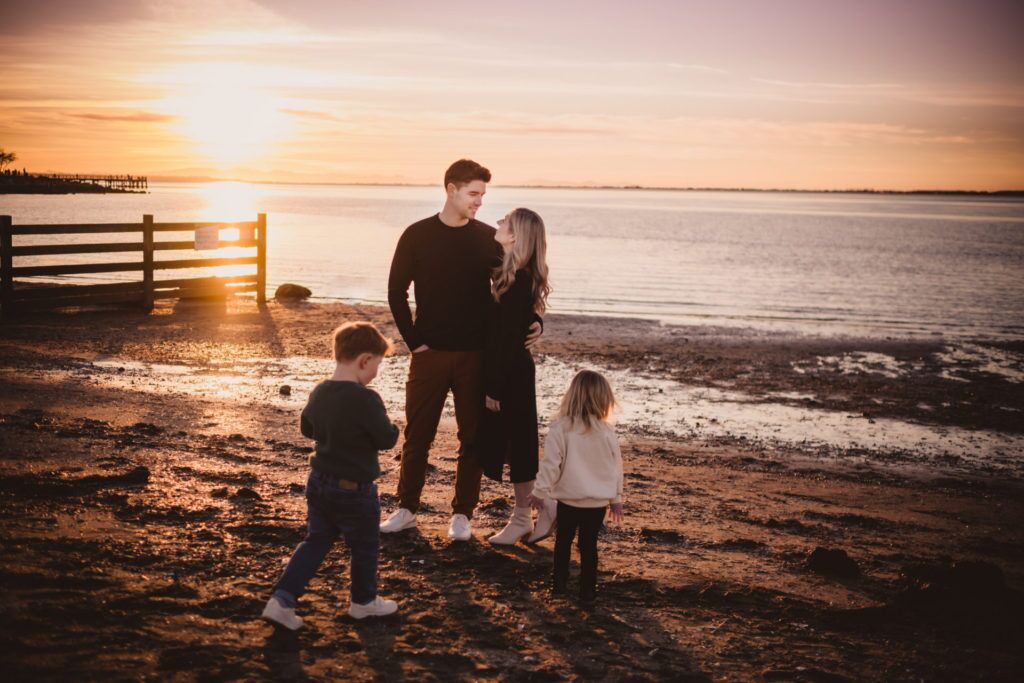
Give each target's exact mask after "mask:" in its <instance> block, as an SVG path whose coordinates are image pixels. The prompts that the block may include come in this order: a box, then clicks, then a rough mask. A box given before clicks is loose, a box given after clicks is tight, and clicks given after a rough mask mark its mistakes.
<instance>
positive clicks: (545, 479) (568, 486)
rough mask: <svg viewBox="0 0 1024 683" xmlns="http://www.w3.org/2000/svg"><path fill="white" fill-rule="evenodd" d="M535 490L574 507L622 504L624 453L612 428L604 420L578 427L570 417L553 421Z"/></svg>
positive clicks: (536, 493) (540, 494) (546, 496)
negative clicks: (590, 425)
mask: <svg viewBox="0 0 1024 683" xmlns="http://www.w3.org/2000/svg"><path fill="white" fill-rule="evenodd" d="M533 493H534V495H535V496H537V497H538V498H554V499H555V500H559V501H561V502H563V503H566V504H568V505H572V506H573V507H582V508H596V507H604V506H605V505H608V504H609V503H621V502H622V452H621V451H620V450H619V440H618V437H616V436H615V432H614V431H613V430H612V428H611V427H610V426H609V425H608V424H606V423H604V422H601V423H599V424H597V425H594V426H592V427H590V428H589V429H584V428H583V427H582V426H579V425H577V426H575V427H574V426H573V425H572V424H571V423H570V421H569V420H568V419H566V418H559V419H557V420H555V421H554V422H552V423H551V426H550V427H548V435H547V439H546V440H545V442H544V458H543V459H542V460H541V461H540V469H539V471H538V472H537V481H536V482H535V484H534V487H533Z"/></svg>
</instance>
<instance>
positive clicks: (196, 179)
mask: <svg viewBox="0 0 1024 683" xmlns="http://www.w3.org/2000/svg"><path fill="white" fill-rule="evenodd" d="M148 178H149V179H150V180H153V181H156V182H180V183H249V184H252V185H332V186H356V187H435V186H438V185H436V184H435V183H400V182H390V183H386V182H369V181H366V182H360V181H348V182H340V181H326V180H321V181H297V180H249V179H245V178H213V177H209V176H165V175H154V176H148ZM489 185H490V186H491V187H507V188H515V189H546V190H646V191H666V192H781V193H804V194H949V195H956V194H960V195H999V196H1007V195H1024V188H1019V189H1002V190H960V189H931V190H929V189H914V190H895V189H879V188H866V187H865V188H844V189H833V190H829V189H822V188H817V189H814V188H771V187H697V186H675V185H664V186H662V185H633V184H630V185H537V184H529V183H526V184H510V185H502V184H500V183H489Z"/></svg>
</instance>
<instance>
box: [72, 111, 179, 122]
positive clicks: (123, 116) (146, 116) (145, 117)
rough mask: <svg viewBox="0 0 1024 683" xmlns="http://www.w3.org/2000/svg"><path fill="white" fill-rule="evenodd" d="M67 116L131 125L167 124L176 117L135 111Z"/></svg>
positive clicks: (73, 113)
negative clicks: (123, 122) (128, 123)
mask: <svg viewBox="0 0 1024 683" xmlns="http://www.w3.org/2000/svg"><path fill="white" fill-rule="evenodd" d="M65 116H71V117H73V118H77V119H87V120H90V121H126V122H130V123H167V122H170V121H173V120H174V118H175V117H173V116H170V115H168V114H157V113H155V112H149V111H134V112H124V113H111V114H106V113H97V112H67V113H65Z"/></svg>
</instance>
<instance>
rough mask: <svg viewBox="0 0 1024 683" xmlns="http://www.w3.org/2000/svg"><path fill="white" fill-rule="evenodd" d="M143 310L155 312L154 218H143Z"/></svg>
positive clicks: (145, 216)
mask: <svg viewBox="0 0 1024 683" xmlns="http://www.w3.org/2000/svg"><path fill="white" fill-rule="evenodd" d="M142 310H144V311H145V312H146V313H149V312H150V311H152V310H153V216H152V215H150V214H148V213H147V214H145V215H144V216H143V217H142Z"/></svg>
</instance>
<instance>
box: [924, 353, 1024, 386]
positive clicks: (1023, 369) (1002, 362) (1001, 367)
mask: <svg viewBox="0 0 1024 683" xmlns="http://www.w3.org/2000/svg"><path fill="white" fill-rule="evenodd" d="M935 355H936V357H937V358H938V359H939V361H941V362H942V364H943V365H947V366H949V367H947V368H946V369H945V370H944V371H943V372H942V376H943V377H946V378H948V379H955V380H960V381H967V380H965V378H963V377H961V376H960V373H963V372H987V373H989V374H991V375H998V376H999V377H1002V378H1003V379H1004V380H1006V381H1007V382H1012V383H1014V384H1019V383H1020V382H1024V357H1022V356H1021V354H1018V353H1013V352H1011V351H1006V350H1004V349H998V348H994V347H991V346H981V345H980V344H962V345H959V346H947V347H946V350H945V351H943V352H942V353H937V354H935Z"/></svg>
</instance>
